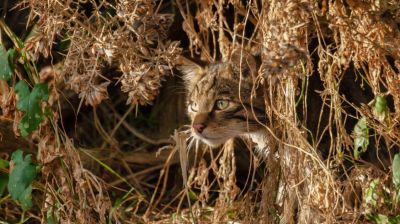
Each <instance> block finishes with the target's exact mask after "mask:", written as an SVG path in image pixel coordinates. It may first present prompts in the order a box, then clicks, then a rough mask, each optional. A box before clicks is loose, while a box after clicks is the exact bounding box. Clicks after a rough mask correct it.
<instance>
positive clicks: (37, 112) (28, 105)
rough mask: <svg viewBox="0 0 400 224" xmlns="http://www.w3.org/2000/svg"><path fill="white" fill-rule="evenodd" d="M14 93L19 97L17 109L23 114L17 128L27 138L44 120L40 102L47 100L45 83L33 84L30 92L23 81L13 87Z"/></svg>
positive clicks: (47, 93) (47, 92) (47, 94)
mask: <svg viewBox="0 0 400 224" xmlns="http://www.w3.org/2000/svg"><path fill="white" fill-rule="evenodd" d="M15 91H16V92H17V94H18V96H19V100H18V102H17V109H18V110H20V111H23V112H25V114H24V116H23V117H22V118H21V121H20V123H19V124H18V128H19V130H20V132H21V135H22V136H23V137H26V136H28V135H29V134H30V133H31V132H32V131H33V130H35V129H36V128H37V127H38V126H39V124H40V123H41V122H42V121H43V120H44V114H43V112H42V109H41V106H40V104H41V102H42V101H47V100H48V99H49V90H48V88H47V84H46V83H39V84H35V86H34V87H33V89H32V92H29V87H28V85H27V84H26V82H25V81H19V82H18V83H17V85H15Z"/></svg>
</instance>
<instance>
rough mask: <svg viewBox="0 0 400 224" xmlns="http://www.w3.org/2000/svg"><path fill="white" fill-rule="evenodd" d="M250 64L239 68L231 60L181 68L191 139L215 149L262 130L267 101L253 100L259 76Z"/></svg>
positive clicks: (259, 98)
mask: <svg viewBox="0 0 400 224" xmlns="http://www.w3.org/2000/svg"><path fill="white" fill-rule="evenodd" d="M250 63H251V62H250ZM250 63H246V64H242V66H239V65H238V64H235V62H234V61H232V62H230V63H215V64H211V65H208V66H205V67H201V66H198V65H190V66H186V67H183V69H181V70H182V71H183V73H184V74H185V77H184V78H185V81H186V86H187V90H188V94H187V111H188V115H189V117H190V118H191V121H192V124H191V131H192V136H194V137H195V138H197V139H200V140H201V141H203V142H204V143H206V144H208V145H210V146H212V147H216V146H219V145H221V144H223V143H224V142H225V141H227V140H228V139H230V138H233V137H237V136H240V135H243V134H247V133H251V132H255V131H257V130H259V129H260V128H261V127H262V125H261V124H260V123H259V122H264V121H265V110H264V102H263V100H261V99H262V98H261V97H257V98H258V99H257V98H255V99H251V98H250V96H251V93H252V87H253V79H254V77H255V74H256V70H255V68H251V67H250V66H251V65H249V64H250ZM254 66H255V63H254ZM240 70H241V71H242V72H240Z"/></svg>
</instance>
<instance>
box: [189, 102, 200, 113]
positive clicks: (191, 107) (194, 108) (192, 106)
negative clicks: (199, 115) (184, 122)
mask: <svg viewBox="0 0 400 224" xmlns="http://www.w3.org/2000/svg"><path fill="white" fill-rule="evenodd" d="M198 109H199V106H198V105H197V103H196V102H191V103H190V104H189V110H190V111H193V112H197V110H198Z"/></svg>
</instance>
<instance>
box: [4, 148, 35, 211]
mask: <svg viewBox="0 0 400 224" xmlns="http://www.w3.org/2000/svg"><path fill="white" fill-rule="evenodd" d="M22 154H23V153H22V151H21V150H17V151H15V152H14V153H13V154H12V155H11V160H12V161H13V162H14V168H13V169H12V170H11V172H10V178H9V182H8V191H9V192H10V194H11V198H12V199H13V200H16V201H18V202H20V203H21V207H22V209H23V210H25V211H26V210H28V209H30V208H31V207H32V200H31V197H32V195H31V192H32V181H33V180H34V179H35V177H36V174H37V171H36V166H35V165H34V164H32V158H31V155H27V156H25V158H23V155H22Z"/></svg>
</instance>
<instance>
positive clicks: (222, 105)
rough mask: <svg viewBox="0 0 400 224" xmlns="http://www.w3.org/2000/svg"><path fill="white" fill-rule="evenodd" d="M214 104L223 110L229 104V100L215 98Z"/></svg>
mask: <svg viewBox="0 0 400 224" xmlns="http://www.w3.org/2000/svg"><path fill="white" fill-rule="evenodd" d="M215 106H216V107H217V109H218V110H225V109H226V108H227V107H228V106H229V101H228V100H217V102H216V103H215Z"/></svg>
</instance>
